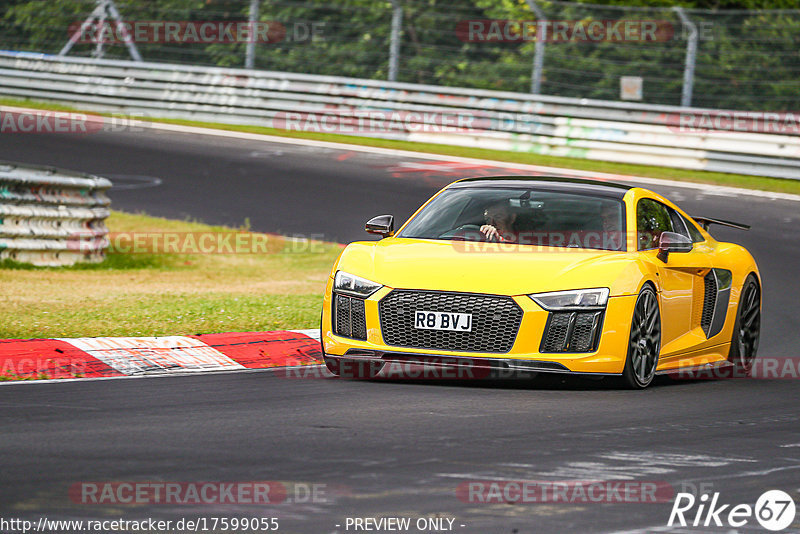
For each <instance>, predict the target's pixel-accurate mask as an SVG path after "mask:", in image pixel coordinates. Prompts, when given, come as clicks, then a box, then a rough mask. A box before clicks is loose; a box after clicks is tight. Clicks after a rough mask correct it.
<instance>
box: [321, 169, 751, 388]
mask: <svg viewBox="0 0 800 534" xmlns="http://www.w3.org/2000/svg"><path fill="white" fill-rule="evenodd" d="M711 224H721V225H727V226H733V227H736V228H740V229H747V228H748V227H747V226H746V225H742V224H738V223H733V222H730V221H723V220H718V219H711V218H707V217H697V216H696V217H692V216H690V215H688V214H687V213H686V212H684V211H683V210H682V209H681V208H679V207H678V206H677V205H675V204H674V203H672V202H670V201H669V200H668V199H666V198H664V197H663V196H661V195H659V194H656V193H654V192H652V191H649V190H647V189H644V188H640V187H634V186H631V185H622V184H614V183H608V182H598V181H592V180H583V179H572V178H561V177H527V176H507V177H502V176H501V177H491V178H486V177H481V178H470V179H465V180H460V181H457V182H454V183H452V184H450V185H449V186H447V187H445V188H444V189H442V190H441V191H439V192H438V193H437V194H436V195H434V196H433V197H432V198H431V199H430V200H428V201H427V202H426V203H425V204H424V205H423V206H422V207H421V208H419V210H417V212H416V213H415V214H414V215H412V216H411V218H410V219H409V220H408V221H407V222H405V224H403V225H402V226H401V227H400V228H399V229H398V230H396V231H395V229H394V218H393V217H392V216H391V215H382V216H378V217H375V218H373V219H372V220H370V221H369V222H368V223H367V225H366V231H367V232H370V233H372V234H377V235H379V236H380V237H381V239H380V240H378V241H359V242H355V243H351V244H350V245H348V246H347V247H346V248H345V249H344V250H343V252H342V253H341V255H340V257H339V258H338V259H337V261H336V262H335V264H334V266H333V269H332V270H331V273H330V277H329V280H328V283H327V288H326V291H325V298H324V305H323V310H322V319H321V344H322V351H323V356H324V359H325V363H326V365H327V367H328V369H329V370H330V371H331V372H332V373H334V374H341V372H342V365H343V363H348V364H349V363H353V362H355V363H358V364H359V365H366V369H367V371H366V375H367V376H369V377H373V376H376V375H377V374H378V373H379V372H380V371H381V368H382V367H383V366H384V365H385V364H386V363H387V362H409V361H411V362H416V363H421V364H427V365H447V366H452V365H455V366H470V367H474V368H489V369H510V370H521V371H528V372H554V373H574V374H588V375H612V376H616V377H619V379H620V380H621V381H622V382H623V383H624V384H626V385H627V386H629V387H632V388H644V387H647V386H648V385H649V384H650V383H651V382H652V380H653V378H654V376H655V375H656V374H659V373H670V372H675V371H677V370H683V369H710V368H716V367H719V366H733V368H735V369H737V370H739V371H741V372H743V373H748V372H749V371H750V369H751V368H752V365H753V360H754V358H755V357H756V352H757V349H758V341H759V335H760V321H761V278H760V276H759V271H758V267H757V265H756V262H755V260H754V259H753V257H752V256H751V254H750V253H749V252H748V251H747V250H746V249H745V248H744V247H742V246H740V245H737V244H733V243H725V242H721V241H717V240H716V239H714V237H713V236H712V235H711V234H710V233H709V232H708V227H709V225H711Z"/></svg>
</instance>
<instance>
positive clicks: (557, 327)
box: [539, 311, 603, 353]
mask: <svg viewBox="0 0 800 534" xmlns="http://www.w3.org/2000/svg"><path fill="white" fill-rule="evenodd" d="M602 322H603V312H602V311H586V312H552V313H550V316H549V317H548V319H547V326H545V330H544V336H543V337H542V344H541V346H540V347H539V352H543V353H544V352H594V351H595V350H597V344H598V342H599V341H600V325H601V324H602Z"/></svg>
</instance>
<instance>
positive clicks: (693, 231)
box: [678, 214, 706, 243]
mask: <svg viewBox="0 0 800 534" xmlns="http://www.w3.org/2000/svg"><path fill="white" fill-rule="evenodd" d="M678 215H680V214H678ZM680 217H681V219H682V220H683V223H684V224H685V225H686V228H687V229H688V230H689V237H691V238H692V243H701V242H703V241H705V240H706V238H705V237H703V234H701V233H700V230H698V229H697V226H695V224H694V223H693V222H692V221H689V220H687V219H686V217H684V216H683V215H680Z"/></svg>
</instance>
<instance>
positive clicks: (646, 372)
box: [630, 291, 661, 385]
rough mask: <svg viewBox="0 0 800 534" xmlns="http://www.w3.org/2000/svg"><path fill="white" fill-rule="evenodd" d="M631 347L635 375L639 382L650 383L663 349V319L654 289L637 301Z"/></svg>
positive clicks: (632, 367)
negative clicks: (661, 318)
mask: <svg viewBox="0 0 800 534" xmlns="http://www.w3.org/2000/svg"><path fill="white" fill-rule="evenodd" d="M630 349H631V369H632V371H633V375H634V376H635V378H636V380H637V381H638V382H639V384H642V385H646V384H648V383H650V381H651V380H652V379H653V375H654V374H655V372H656V365H657V364H658V353H659V351H660V350H661V320H660V317H659V311H658V302H657V301H656V296H655V295H654V294H653V292H652V291H645V292H644V293H642V294H641V296H640V297H639V299H638V300H637V301H636V308H635V310H634V313H633V325H632V328H631V347H630Z"/></svg>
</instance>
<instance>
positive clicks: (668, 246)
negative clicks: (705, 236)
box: [658, 232, 694, 263]
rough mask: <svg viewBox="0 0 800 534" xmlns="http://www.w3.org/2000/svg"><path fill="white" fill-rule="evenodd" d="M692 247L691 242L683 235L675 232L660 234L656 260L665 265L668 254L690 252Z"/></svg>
mask: <svg viewBox="0 0 800 534" xmlns="http://www.w3.org/2000/svg"><path fill="white" fill-rule="evenodd" d="M693 247H694V243H692V240H691V239H689V238H688V237H686V236H685V235H681V234H676V233H675V232H662V233H661V238H660V239H659V241H658V259H660V260H661V261H663V262H664V263H667V259H668V258H669V253H670V252H676V253H682V252H691V250H692V248H693Z"/></svg>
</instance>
